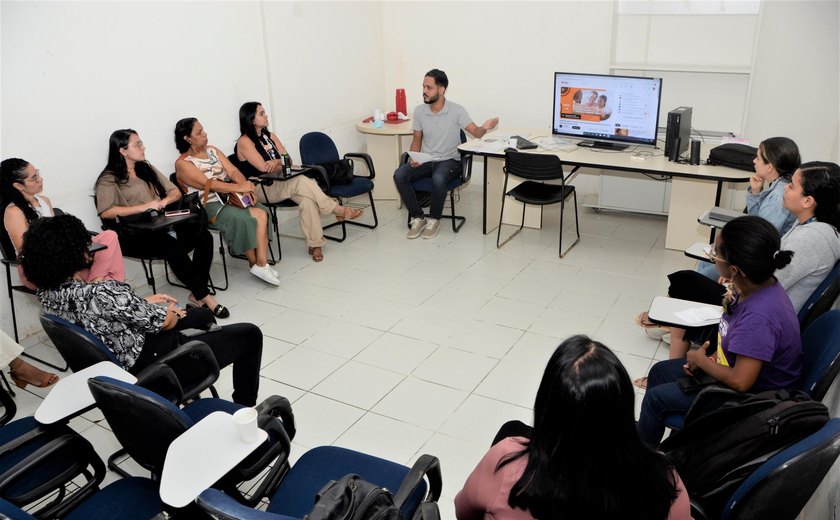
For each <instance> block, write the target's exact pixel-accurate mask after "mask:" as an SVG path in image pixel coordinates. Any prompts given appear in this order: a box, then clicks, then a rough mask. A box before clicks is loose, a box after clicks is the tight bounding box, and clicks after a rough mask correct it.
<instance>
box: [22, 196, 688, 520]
mask: <svg viewBox="0 0 840 520" xmlns="http://www.w3.org/2000/svg"><path fill="white" fill-rule="evenodd" d="M457 208H458V210H459V213H461V214H466V215H467V217H468V218H467V223H466V225H465V226H464V227H463V229H462V230H461V231H460V233H457V234H455V233H453V232H452V229H451V227H450V226H449V222H448V221H444V222H443V225H442V226H441V231H440V234H439V235H438V236H437V237H436V238H435V239H433V240H422V239H417V240H412V241H409V240H406V239H405V238H404V235H405V232H406V225H405V223H406V219H405V213H404V210H399V209H397V207H396V204H395V203H394V202H393V201H380V202H379V203H378V205H377V210H378V213H379V219H380V225H379V228H378V229H376V230H373V231H371V230H367V229H362V228H355V227H352V226H349V227H348V232H349V237H348V239H347V240H346V241H345V242H344V243H342V244H337V243H333V242H330V243H328V245H327V246H326V247H325V249H324V255H325V259H324V261H323V262H322V263H319V264H316V263H313V262H312V261H311V260H309V257H308V256H307V254H306V247H305V245H304V243H303V241H302V240H301V239H299V238H295V237H296V236H300V230H299V229H298V228H297V226H298V222H297V219H293V220H291V221H289V222H287V223H286V224H285V225H284V232H285V233H286V235H287V236H285V237H283V238H282V243H283V261H282V262H281V263H280V264H279V265H277V266H276V269H277V270H278V271H279V272H280V275H281V276H282V278H283V281H282V284H281V286H280V287H279V288H274V287H270V286H267V285H265V284H263V283H262V282H260V281H258V280H256V279H255V278H254V277H253V276H251V275H249V274H248V273H247V271H246V265H245V263H244V262H242V261H240V260H232V261H231V262H229V270H230V272H231V288H230V289H229V290H228V291H226V292H222V293H220V294H219V295H218V296H217V298H218V299H219V301H220V302H222V303H224V304H226V305H228V306H229V307H230V311H231V318H230V319H229V320H224V321H227V322H230V323H233V322H236V321H251V322H253V323H256V324H258V325H260V327H261V328H262V331H263V333H264V334H265V346H264V353H263V368H262V371H261V379H262V382H261V391H260V397H261V398H262V397H265V396H267V395H271V394H281V395H284V396H286V397H287V398H288V399H289V400H290V401H292V403H293V406H294V409H295V413H296V417H297V422H298V435H297V437H296V439H295V442H294V444H295V447H294V453H293V459H295V458H296V457H297V456H299V455H300V453H302V452H303V451H305V449H307V448H310V447H313V446H317V445H321V444H337V445H341V446H346V447H350V448H355V449H358V450H362V451H365V452H368V453H372V454H376V455H380V456H383V457H386V458H389V459H392V460H395V461H397V462H401V463H405V464H410V463H411V462H412V461H413V460H414V459H415V458H416V457H417V456H418V455H419V454H421V453H432V454H434V455H437V456H438V457H439V458H440V459H441V465H442V468H443V476H444V497H443V500H442V501H441V508H442V514H443V517H444V518H454V513H453V505H452V498H453V497H454V495H455V493H457V491H458V490H459V489H460V486H461V485H462V484H463V480H464V478H466V476H467V475H468V474H469V472H470V471H471V470H472V468H473V467H474V465H475V464H476V462H477V461H478V459H479V458H480V457H481V456H482V455H483V453H484V452H485V450H486V449H487V446H488V443H489V442H490V440H491V439H492V438H493V435H494V434H495V432H496V430H497V429H498V427H499V426H500V425H501V424H502V423H503V422H505V421H506V420H508V419H521V420H524V421H529V420H530V414H531V406H532V404H533V400H534V394H535V392H536V389H537V386H538V384H539V379H540V377H541V376H542V371H543V368H544V366H545V362H546V360H547V359H548V357H549V356H550V354H551V352H552V351H553V349H554V347H556V346H557V344H559V343H560V342H561V341H562V340H563V339H564V338H565V337H567V336H569V335H571V334H575V333H586V334H589V335H592V336H593V337H594V338H596V339H598V340H600V341H602V342H604V343H605V344H607V345H608V346H610V347H611V348H613V349H614V350H615V351H617V352H618V355H619V357H620V359H621V360H622V362H623V363H624V364H625V365H626V367H627V369H628V371H629V372H630V375H631V376H632V377H634V378H635V377H639V376H642V375H644V374H645V373H646V372H647V370H648V368H649V366H650V364H651V362H652V360H654V359H661V358H663V356H667V349H664V348H661V347H660V345H659V343H658V342H657V341H653V340H650V339H648V338H647V337H646V336H645V334H644V333H643V332H642V331H641V330H639V329H638V328H637V327H636V326H635V325H634V324H633V317H634V316H635V314H636V313H638V312H640V311H642V310H644V309H645V308H646V307H647V306H648V304H649V302H650V299H651V298H652V297H653V296H655V295H659V294H664V292H665V288H666V283H667V280H666V279H665V276H664V275H665V274H667V273H669V272H672V271H675V270H678V269H682V268H689V267H691V266H692V262H691V261H689V260H688V259H687V258H686V257H685V256H683V255H682V253H680V252H675V251H666V250H664V249H663V243H664V236H665V219H664V218H661V217H652V216H644V215H631V214H622V213H608V212H602V213H598V212H595V211H593V210H590V209H584V208H581V209H580V218H581V231H582V237H581V240H580V242H579V243H578V244H577V245H576V246H575V247H574V248H573V249H571V251H569V252H568V254H567V255H566V257H565V258H563V259H560V258H558V256H557V240H558V237H557V226H558V221H559V219H558V214H559V206H557V207H549V208H547V209H546V212H545V214H544V220H545V224H544V228H543V230H541V231H536V230H527V229H526V230H524V231H523V232H522V233H520V235H518V236H517V237H515V238H514V239H513V240H512V241H511V242H509V243H508V244H507V245H505V246H504V247H503V248H502V249H496V236H495V233H494V234H490V235H487V236H484V235H482V234H481V231H480V230H481V216H480V215H481V194H480V191H479V185H478V184H477V183H476V184H475V185H474V186H471V187H469V188H468V189H467V190H465V191H464V192H463V193H462V199H461V200H460V201H459V202H458V204H457ZM369 213H370V210H368V215H366V217H365V218H369ZM567 217H568V218H567V219H566V222H567V223H568V224H569V227H568V228H567V230H566V231H565V233H564V237H565V238H566V240H567V242H566V243H567V244H568V243H570V242H571V240H572V237H573V236H574V228H573V218H572V217H573V213H572V212H571V210H569V209H567ZM505 231H506V232H509V231H510V228H507V229H505ZM217 260H218V259H217ZM231 264H232V265H231ZM217 270H218V272H216V271H217ZM220 270H221V267H220V264H219V265H218V266H214V273H215V274H214V276H217V277H219V278H220V276H221V271H220ZM137 288H138V291H139V292H141V293H143V292H148V291H149V289H148V287H146V286H145V285H138V287H137ZM158 290H159V291H167V292H172V293H174V294H176V295H178V296H179V297H185V293H184V291H183V290H182V289H178V288H174V287H170V286H168V285H166V283H165V282H162V283H161V285H159V289H158ZM30 348H33V349H38V350H40V351H44V352H46V353H47V354H48V355H55V354H54V352H52V353H51V352H49V350H52V349H51V347H49V346H48V345H36V346H32V347H30ZM230 385H231V383H230V374H229V370H228V371H227V373H224V374H223V376H222V378H221V379H220V382H219V383H218V385H217V388H219V390H220V391H221V392H222V394H223V396H224V395H227V396H229V395H230ZM44 393H45V392H44V391H41V390H37V391H36V392H29V391H21V392H18V398H17V399H18V405H19V408H20V411H19V414H18V416H19V417H20V416H23V415H28V414H32V413H33V412H34V410H35V408H36V407H37V405H38V403H39V402H40V397H38V396H39V395H40V396H42V395H44ZM72 425H73V427H75V428H76V429H77V430H79V431H81V432H82V434H83V435H84V436H85V437H86V438H88V439H90V440H91V441H92V442H93V443H94V445H95V446H96V447H97V449H98V450H99V452H100V454H101V455H103V456H107V455H108V454H109V453H111V452H112V451H114V450H115V449H116V448H117V443H116V440H115V438H114V437H113V435H112V434H111V432H110V431H109V430H108V429H107V423H105V422H104V421H102V420H101V414H98V413H97V412H91V413H89V414H86V416H85V417H83V418H77V419H75V420H74V421H73V423H72ZM126 464H128V463H126ZM131 467H134V466H131ZM109 478H113V477H109Z"/></svg>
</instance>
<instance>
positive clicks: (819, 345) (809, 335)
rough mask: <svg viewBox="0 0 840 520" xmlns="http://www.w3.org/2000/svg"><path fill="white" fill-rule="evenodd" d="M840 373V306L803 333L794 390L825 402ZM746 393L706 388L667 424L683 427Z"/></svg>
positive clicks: (670, 418)
mask: <svg viewBox="0 0 840 520" xmlns="http://www.w3.org/2000/svg"><path fill="white" fill-rule="evenodd" d="M838 374H840V309H835V310H832V311H828V312H826V313H824V314H823V315H822V316H820V317H819V318H817V319H816V320H815V321H814V322H813V323H812V324H811V326H810V327H808V329H807V330H805V332H804V333H803V334H802V373H801V375H800V377H799V381H798V382H797V384H796V386H795V387H794V388H793V389H794V390H801V391H803V392H805V393H806V394H808V395H809V396H811V399H813V400H814V401H822V400H823V398H825V395H826V393H828V390H829V388H831V385H832V383H834V380H835V379H837V375H838ZM747 395H749V394H744V393H741V392H738V391H736V390H732V389H730V388H726V387H722V386H717V385H715V386H710V387H707V388H704V389H703V390H702V391H701V392H700V393H699V394H697V398H696V399H695V400H694V403H693V404H692V405H691V408H690V409H689V410H688V412H687V413H686V414H685V415H679V414H672V415H669V416H667V417H666V418H665V426H666V427H668V428H670V429H672V430H679V429H682V428H683V427H684V426H685V424H686V423H687V422H691V421H692V420H693V419H694V418H696V417H699V416H701V415H703V414H704V413H706V412H707V411H709V410H710V409H712V408H714V407H715V406H716V404H717V403H720V402H721V401H723V400H726V399H728V398H736V399H741V398H743V397H745V396H747Z"/></svg>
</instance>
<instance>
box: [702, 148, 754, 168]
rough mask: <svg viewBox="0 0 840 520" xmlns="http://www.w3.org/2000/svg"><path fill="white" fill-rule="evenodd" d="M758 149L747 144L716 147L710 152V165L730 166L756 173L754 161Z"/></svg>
mask: <svg viewBox="0 0 840 520" xmlns="http://www.w3.org/2000/svg"><path fill="white" fill-rule="evenodd" d="M757 152H758V148H756V147H754V146H749V145H746V144H738V143H727V144H722V145H720V146H715V147H714V148H712V149H711V150H709V160H708V161H706V162H707V163H708V164H711V165H713V166H718V165H720V166H729V167H730V168H737V169H739V170H744V171H748V172H753V171H755V166H754V165H753V159H755V154H756V153H757Z"/></svg>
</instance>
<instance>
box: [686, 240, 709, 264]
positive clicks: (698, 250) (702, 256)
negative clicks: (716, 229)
mask: <svg viewBox="0 0 840 520" xmlns="http://www.w3.org/2000/svg"><path fill="white" fill-rule="evenodd" d="M711 248H712V246H711V245H709V244H708V243H706V242H695V243H693V244H691V245H690V246H688V247H687V248H686V250H685V251H683V253H685V256H687V257H689V258H693V259H695V260H700V261H701V262H707V263H710V264H712V263H714V262H712V259H711V258H709V253H710V252H711V250H712V249H711Z"/></svg>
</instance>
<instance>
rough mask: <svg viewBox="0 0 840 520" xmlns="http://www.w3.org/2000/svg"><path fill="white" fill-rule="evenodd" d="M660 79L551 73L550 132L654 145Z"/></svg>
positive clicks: (597, 139) (660, 89)
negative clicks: (552, 109)
mask: <svg viewBox="0 0 840 520" xmlns="http://www.w3.org/2000/svg"><path fill="white" fill-rule="evenodd" d="M661 92H662V78H638V77H630V76H605V75H601V74H574V73H568V72H555V73H554V112H553V117H552V131H553V133H554V134H558V135H568V136H572V137H582V138H586V139H593V140H596V141H619V142H624V143H635V144H648V145H654V146H655V145H656V131H657V125H658V122H659V100H660V94H661Z"/></svg>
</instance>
